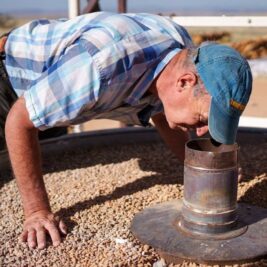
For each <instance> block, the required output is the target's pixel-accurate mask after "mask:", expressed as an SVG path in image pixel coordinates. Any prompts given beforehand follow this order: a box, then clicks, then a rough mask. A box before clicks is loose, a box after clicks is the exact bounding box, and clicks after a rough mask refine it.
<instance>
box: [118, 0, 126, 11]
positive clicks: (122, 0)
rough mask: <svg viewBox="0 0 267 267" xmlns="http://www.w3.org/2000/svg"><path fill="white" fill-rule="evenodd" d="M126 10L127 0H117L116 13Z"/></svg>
mask: <svg viewBox="0 0 267 267" xmlns="http://www.w3.org/2000/svg"><path fill="white" fill-rule="evenodd" d="M126 12H127V0H118V13H126Z"/></svg>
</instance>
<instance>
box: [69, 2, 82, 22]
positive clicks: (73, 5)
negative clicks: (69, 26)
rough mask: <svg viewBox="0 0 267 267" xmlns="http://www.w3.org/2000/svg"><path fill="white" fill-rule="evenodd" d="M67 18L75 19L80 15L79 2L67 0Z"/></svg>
mask: <svg viewBox="0 0 267 267" xmlns="http://www.w3.org/2000/svg"><path fill="white" fill-rule="evenodd" d="M68 7H69V18H70V19H72V18H75V17H76V16H78V15H79V13H80V0H68Z"/></svg>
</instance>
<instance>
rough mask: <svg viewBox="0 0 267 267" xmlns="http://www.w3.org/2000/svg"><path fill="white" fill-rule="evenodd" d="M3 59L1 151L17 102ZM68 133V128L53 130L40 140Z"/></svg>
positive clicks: (0, 65) (41, 134)
mask: <svg viewBox="0 0 267 267" xmlns="http://www.w3.org/2000/svg"><path fill="white" fill-rule="evenodd" d="M17 98H18V97H17V95H16V93H15V91H14V90H13V88H12V85H11V83H10V81H9V79H8V75H7V72H6V69H5V66H4V63H3V61H2V59H1V58H0V150H3V149H5V148H6V141H5V123H6V118H7V115H8V112H9V111H10V109H11V107H12V105H13V104H14V103H15V101H16V100H17ZM66 133H67V128H66V127H60V128H52V129H48V130H46V131H43V132H39V139H46V138H52V137H58V136H61V135H63V134H66Z"/></svg>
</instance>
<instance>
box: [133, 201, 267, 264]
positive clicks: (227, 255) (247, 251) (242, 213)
mask: <svg viewBox="0 0 267 267" xmlns="http://www.w3.org/2000/svg"><path fill="white" fill-rule="evenodd" d="M181 208H182V201H181V200H175V201H170V202H166V203H162V204H158V205H155V206H152V207H149V208H147V209H145V210H143V211H142V212H140V213H138V214H137V215H136V216H135V217H134V219H133V221H132V225H131V231H132V233H133V234H134V236H135V237H136V238H137V239H139V240H140V241H141V242H142V243H144V244H148V245H150V246H152V247H153V248H155V249H156V250H157V251H158V253H159V254H160V255H161V256H162V257H163V258H165V260H166V261H167V262H173V263H180V262H181V261H183V260H187V261H191V262H196V263H207V264H234V263H244V262H251V261H255V260H258V259H260V258H265V257H267V209H264V208H260V207H256V206H251V205H247V204H243V203H239V220H240V222H242V225H247V226H248V227H247V231H245V232H244V233H243V234H241V235H239V236H237V237H235V238H229V239H224V240H212V239H211V240H203V239H201V238H200V239H198V238H193V237H190V236H188V235H186V234H185V233H182V231H179V230H178V228H177V220H178V218H179V216H180V215H181Z"/></svg>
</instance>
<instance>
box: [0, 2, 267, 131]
mask: <svg viewBox="0 0 267 267" xmlns="http://www.w3.org/2000/svg"><path fill="white" fill-rule="evenodd" d="M79 4H80V8H79V13H80V14H82V13H88V12H93V11H98V10H102V11H110V12H130V13H131V12H149V13H155V14H160V15H164V16H171V17H174V16H175V17H176V16H178V17H179V16H247V17H248V18H249V17H254V16H256V17H257V16H266V20H267V3H266V0H253V1H251V0H235V1H229V0H224V1H222V0H202V1H197V0H186V1H185V0H183V1H182V0H164V1H162V0H146V1H143V0H128V1H126V0H99V1H97V0H88V2H87V0H81V1H80V2H79ZM68 16H69V5H68V1H67V0H56V1H55V0H46V1H36V0H23V1H17V0H1V7H0V34H2V33H4V32H7V31H9V30H10V29H12V28H13V27H18V26H20V25H22V24H24V23H27V22H28V21H30V20H33V19H35V18H44V17H45V18H53V19H54V18H67V17H68ZM186 28H187V29H188V31H189V32H190V34H191V36H192V38H193V40H194V42H195V43H196V44H199V43H201V42H203V41H206V40H214V41H218V42H221V43H224V44H227V45H230V46H233V47H235V48H236V49H237V50H239V51H240V53H241V54H242V55H243V56H244V57H246V58H247V59H248V60H249V63H250V65H251V67H252V71H253V75H254V85H253V94H252V97H251V100H250V103H249V105H248V108H247V109H246V111H245V112H244V116H246V117H252V118H261V119H262V118H263V119H266V118H267V105H266V97H267V29H266V27H223V26H222V27H213V26H212V25H210V26H205V27H186ZM122 126H125V125H122V124H120V123H119V122H116V121H110V120H97V121H90V122H88V123H86V124H84V125H81V126H79V127H76V130H75V129H73V128H70V129H69V131H70V132H72V131H73V130H74V131H88V130H98V129H106V128H114V127H122ZM265 127H267V124H266V125H265Z"/></svg>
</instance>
